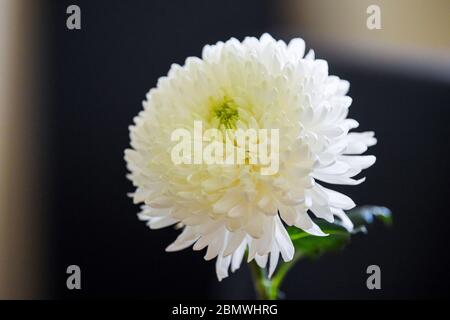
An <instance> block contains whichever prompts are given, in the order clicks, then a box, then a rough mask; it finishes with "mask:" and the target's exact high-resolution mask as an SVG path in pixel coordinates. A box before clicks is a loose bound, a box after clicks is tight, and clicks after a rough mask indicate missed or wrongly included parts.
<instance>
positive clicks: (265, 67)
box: [125, 34, 376, 280]
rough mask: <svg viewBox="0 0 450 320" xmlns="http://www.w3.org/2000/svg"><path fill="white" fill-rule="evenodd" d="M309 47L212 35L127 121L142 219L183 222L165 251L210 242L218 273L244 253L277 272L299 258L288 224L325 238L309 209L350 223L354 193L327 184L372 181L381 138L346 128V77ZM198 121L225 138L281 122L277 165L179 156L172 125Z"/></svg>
mask: <svg viewBox="0 0 450 320" xmlns="http://www.w3.org/2000/svg"><path fill="white" fill-rule="evenodd" d="M304 52H305V43H304V41H303V40H302V39H299V38H297V39H293V40H292V41H290V42H289V44H286V43H285V42H283V41H276V40H274V39H273V38H272V37H271V36H270V35H268V34H264V35H263V36H262V37H261V38H260V39H257V38H254V37H247V38H245V39H244V41H242V42H239V41H238V40H236V39H234V38H232V39H230V40H228V41H227V42H225V43H223V42H218V43H217V44H215V45H211V46H209V45H207V46H205V47H204V49H203V52H202V58H201V59H200V58H196V57H189V58H187V59H186V62H185V64H184V66H179V65H176V64H174V65H172V66H171V68H170V71H169V73H168V75H167V76H166V77H162V78H160V79H159V81H158V85H157V87H156V88H153V89H151V90H150V92H149V93H148V94H147V100H146V101H145V102H144V110H143V111H141V112H140V113H139V115H138V116H137V117H136V118H135V119H134V122H135V124H134V125H133V126H131V127H130V136H131V148H130V149H127V150H126V151H125V159H126V161H127V165H128V170H129V171H130V173H129V175H128V177H129V178H130V179H131V181H132V182H133V184H134V186H135V187H136V190H135V192H134V193H133V194H132V197H133V199H134V202H135V203H136V204H142V211H141V213H140V214H139V217H140V218H141V219H143V220H146V221H147V223H148V225H149V227H150V228H152V229H158V228H163V227H167V226H171V225H177V226H179V227H181V228H182V231H181V234H180V235H179V236H178V238H177V239H176V240H175V241H174V242H173V243H172V244H170V245H169V246H168V247H167V249H166V250H167V251H177V250H181V249H185V248H187V247H190V246H193V249H194V250H202V249H204V248H207V250H206V255H205V259H206V260H210V259H214V258H216V272H217V276H218V278H219V280H221V279H222V278H224V277H226V276H228V270H229V269H230V266H231V270H232V271H234V270H236V269H238V268H239V266H240V264H241V262H242V259H243V257H244V254H245V252H246V251H248V261H251V260H253V259H256V262H257V263H258V265H259V266H260V267H266V266H268V267H269V273H270V274H272V273H273V271H274V270H275V268H276V266H277V263H278V259H279V256H280V255H281V257H282V259H283V260H285V261H289V260H291V259H292V258H293V255H294V246H293V244H292V242H291V240H290V238H289V235H288V233H287V231H286V228H285V225H289V226H295V227H298V228H301V229H303V230H305V231H306V232H308V233H311V234H313V235H317V236H326V234H324V233H323V232H322V231H321V230H320V228H319V227H318V226H317V225H316V224H315V223H314V222H313V221H312V219H311V217H310V215H314V216H316V217H318V218H322V219H325V220H327V221H329V222H333V221H334V219H335V217H337V218H338V219H339V221H340V223H342V224H343V225H344V226H346V227H347V228H349V229H351V228H352V224H351V222H350V220H349V219H348V218H347V216H346V215H345V212H344V210H347V209H351V208H352V207H354V205H355V204H354V202H353V201H352V200H351V199H350V198H349V197H348V196H345V195H343V194H341V193H338V192H336V191H333V190H331V189H329V188H326V187H324V186H322V185H321V182H325V183H328V184H344V185H356V184H359V183H361V182H362V181H364V178H362V179H357V180H356V179H353V177H354V176H356V175H358V174H359V173H360V172H361V171H362V170H363V169H365V168H367V167H369V166H371V165H372V164H373V163H374V162H375V157H374V156H362V155H360V154H362V153H364V152H365V151H366V150H367V148H368V146H371V145H374V144H375V143H376V140H375V138H374V134H373V132H364V133H349V131H350V130H351V129H354V128H356V127H357V126H358V123H357V122H356V121H355V120H353V119H348V118H347V114H348V108H349V106H350V104H351V102H352V100H351V98H350V97H348V96H347V95H346V94H347V91H348V89H349V83H348V82H347V81H345V80H341V79H339V78H338V77H336V76H332V75H329V73H328V64H327V62H326V61H325V60H320V59H315V57H314V51H312V50H310V51H309V53H308V54H307V55H306V56H305V55H304ZM196 121H197V122H198V121H200V122H201V123H202V126H203V130H207V129H210V128H217V129H218V130H220V131H221V132H223V133H224V134H223V137H224V139H225V137H226V136H227V135H229V133H230V131H231V132H233V130H239V129H242V130H246V129H268V130H271V129H277V130H278V132H279V138H278V141H277V142H278V145H277V153H276V156H277V160H278V167H277V170H276V173H274V174H271V175H264V174H261V169H262V168H261V166H260V165H255V164H254V163H249V162H248V161H246V162H244V163H236V164H218V163H213V164H211V163H208V164H207V163H205V162H197V163H174V161H173V159H172V151H173V148H174V147H175V145H176V142H175V141H174V140H173V136H172V134H173V132H174V131H176V130H178V129H180V128H182V129H186V130H188V131H194V124H195V122H196ZM234 147H238V146H236V143H234Z"/></svg>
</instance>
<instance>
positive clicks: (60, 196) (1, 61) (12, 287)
mask: <svg viewBox="0 0 450 320" xmlns="http://www.w3.org/2000/svg"><path fill="white" fill-rule="evenodd" d="M71 4H76V5H78V6H79V7H80V8H81V30H69V29H68V28H67V27H66V19H67V18H68V16H69V15H68V14H66V9H67V7H68V6H69V5H71ZM373 4H375V5H378V6H379V8H380V9H381V29H380V30H369V29H368V28H367V26H366V20H367V18H368V17H369V14H368V13H367V11H366V10H367V8H368V6H369V5H373ZM264 32H269V33H271V34H272V35H273V36H274V37H275V38H281V39H284V40H287V41H288V40H289V39H290V38H292V37H303V38H304V39H305V40H306V44H307V46H308V47H312V48H314V49H315V51H316V56H317V57H319V58H323V59H326V60H328V62H329V65H330V73H331V74H336V75H338V76H340V77H341V78H344V79H347V80H349V81H350V83H351V89H350V96H351V97H352V98H353V105H352V107H351V109H350V116H351V117H353V118H355V119H357V120H358V121H359V122H360V124H361V126H360V129H361V131H363V130H375V131H376V135H377V138H378V141H379V143H378V145H377V146H375V147H373V148H372V149H371V151H370V153H371V154H375V155H376V156H377V158H378V160H377V163H376V164H375V166H374V167H372V168H370V169H369V170H368V171H367V174H366V175H367V177H368V179H367V181H366V182H365V183H364V184H362V185H361V186H358V187H344V188H341V191H343V192H346V193H348V194H350V195H351V196H352V198H353V199H354V200H355V201H356V203H357V204H378V205H385V206H387V207H389V208H391V209H392V211H393V213H394V226H393V227H392V228H390V229H386V228H385V227H383V226H379V225H374V226H373V227H372V228H371V229H370V230H369V234H368V235H364V236H363V235H359V236H357V237H355V238H354V239H353V241H352V243H351V244H350V245H349V246H348V247H347V248H346V249H345V250H344V251H343V252H342V253H341V254H335V255H333V254H331V255H327V256H325V257H323V258H321V259H320V260H318V261H305V262H301V263H299V264H298V265H297V266H296V267H295V269H294V270H293V271H291V273H290V274H289V275H288V278H287V279H288V280H287V282H286V283H285V285H284V292H285V293H286V295H287V297H288V298H290V299H419V298H422V299H423V298H425V299H428V298H430V299H431V298H445V297H448V296H449V286H450V280H449V277H448V270H449V267H450V262H449V252H448V245H449V240H448V238H447V237H446V236H447V234H446V233H447V226H448V225H449V222H448V210H447V207H448V205H447V203H446V201H447V199H448V196H449V185H448V181H449V178H450V174H449V165H448V156H449V148H448V138H449V136H450V126H449V120H450V117H449V115H450V109H449V108H450V1H448V0H433V1H425V0H396V1H392V0H391V1H388V0H385V1H380V0H378V1H377V0H371V1H366V0H340V1H334V0H314V1H313V0H298V1H296V0H285V1H276V0H247V1H206V0H205V1H200V0H194V1H181V0H165V1H145V0H139V1H138V0H133V1H126V2H125V1H118V0H116V1H112V0H109V1H100V0H98V1H82V0H71V1H65V0H63V1H25V0H0V298H4V299H5V298H6V299H12V298H34V299H44V298H68V299H72V298H75V299H80V298H81V299H83V298H116V297H122V298H232V299H240V298H253V297H254V293H253V288H252V285H251V282H250V277H249V272H248V270H247V268H246V267H245V266H243V267H241V269H240V270H239V271H237V272H236V274H233V275H232V276H230V277H229V278H227V279H225V280H223V281H222V282H221V283H218V282H217V280H216V277H215V273H214V263H213V262H204V261H203V254H202V253H198V252H195V253H194V252H192V251H191V250H185V251H182V252H178V253H171V254H168V253H165V252H164V248H165V247H166V245H167V244H169V243H170V242H171V241H172V240H173V239H174V238H175V236H176V234H177V233H178V231H175V230H171V229H164V230H157V231H150V230H148V228H147V227H146V226H145V224H144V223H142V222H140V221H138V219H137V217H136V213H137V212H138V207H137V206H135V205H133V204H132V202H131V200H130V199H129V198H128V197H127V196H126V193H127V192H130V191H132V186H131V183H130V182H129V181H128V180H126V179H125V174H126V169H125V163H124V160H123V151H124V149H125V148H126V147H127V146H128V144H129V138H128V125H130V124H131V122H132V118H133V116H135V115H136V114H137V113H138V112H139V110H141V101H142V100H143V99H144V97H145V93H146V92H147V91H148V90H149V89H150V88H151V87H153V86H155V85H156V81H157V79H158V77H160V76H163V75H165V74H166V73H167V71H168V69H169V67H170V65H171V63H174V62H176V63H180V64H182V63H183V61H184V59H185V58H186V57H188V56H192V55H194V56H199V55H200V54H201V49H202V47H203V45H205V44H208V43H215V42H217V41H219V40H227V39H228V38H230V37H236V38H238V39H239V40H242V39H243V38H244V37H245V36H249V35H251V36H260V35H261V34H262V33H264ZM72 264H75V265H79V266H80V267H81V270H82V289H81V290H72V291H71V290H68V289H67V288H66V277H67V274H66V268H67V267H68V266H69V265H72ZM371 264H377V265H379V266H380V267H381V271H382V278H381V279H382V280H381V283H382V289H381V290H374V291H370V290H368V289H367V288H366V278H367V275H366V268H367V266H368V265H371Z"/></svg>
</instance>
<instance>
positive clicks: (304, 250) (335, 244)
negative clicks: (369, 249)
mask: <svg viewBox="0 0 450 320" xmlns="http://www.w3.org/2000/svg"><path fill="white" fill-rule="evenodd" d="M347 216H348V217H349V219H350V220H351V221H352V222H353V225H354V230H353V231H352V232H349V231H348V230H347V229H345V228H344V227H343V226H342V225H341V223H340V222H339V221H336V223H328V222H326V221H324V220H322V219H313V221H314V222H315V223H316V224H317V225H318V226H319V227H320V229H322V231H323V232H324V233H326V234H328V236H326V237H318V236H313V235H311V234H309V233H307V232H305V231H303V230H301V229H299V228H296V227H288V229H287V230H288V233H289V236H290V238H291V240H292V243H293V244H294V247H295V249H296V252H297V254H299V255H300V256H301V257H302V258H303V257H306V258H313V259H314V258H318V257H319V256H321V255H322V254H324V253H327V252H337V251H339V250H341V249H343V248H344V247H345V246H346V245H347V244H348V243H349V241H350V237H351V235H352V234H355V233H358V232H364V233H366V232H367V225H368V224H371V223H372V222H373V221H374V220H380V221H382V222H383V223H384V224H385V225H391V224H392V215H391V211H390V210H389V209H388V208H386V207H380V206H362V207H357V208H355V209H352V210H350V211H348V212H347Z"/></svg>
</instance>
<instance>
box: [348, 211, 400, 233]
mask: <svg viewBox="0 0 450 320" xmlns="http://www.w3.org/2000/svg"><path fill="white" fill-rule="evenodd" d="M347 216H348V217H349V218H350V220H351V221H352V222H353V226H354V230H353V233H358V232H364V233H366V232H367V225H369V224H371V223H373V222H374V220H379V221H381V222H383V223H384V225H386V226H391V225H392V213H391V210H389V209H388V208H386V207H380V206H361V207H356V208H354V209H352V210H350V211H348V212H347Z"/></svg>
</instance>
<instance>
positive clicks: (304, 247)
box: [288, 221, 350, 259]
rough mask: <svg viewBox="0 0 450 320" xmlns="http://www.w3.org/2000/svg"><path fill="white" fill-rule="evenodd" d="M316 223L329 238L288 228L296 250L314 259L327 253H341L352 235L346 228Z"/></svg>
mask: <svg viewBox="0 0 450 320" xmlns="http://www.w3.org/2000/svg"><path fill="white" fill-rule="evenodd" d="M316 223H317V225H318V226H319V227H320V228H321V229H322V231H323V232H324V233H326V234H328V236H326V237H318V236H313V235H311V234H309V233H307V232H305V231H303V230H301V229H299V228H296V227H289V228H288V233H289V236H290V237H291V240H292V243H293V244H294V247H295V250H296V252H297V253H298V254H299V255H301V256H302V257H306V258H313V259H314V258H317V257H319V256H321V255H322V254H324V253H326V252H336V251H339V250H340V249H342V248H343V247H344V246H345V245H346V244H347V243H348V241H349V240H350V233H349V232H348V231H347V230H346V229H345V228H344V227H342V226H339V225H337V224H332V223H328V222H324V221H316Z"/></svg>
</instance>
